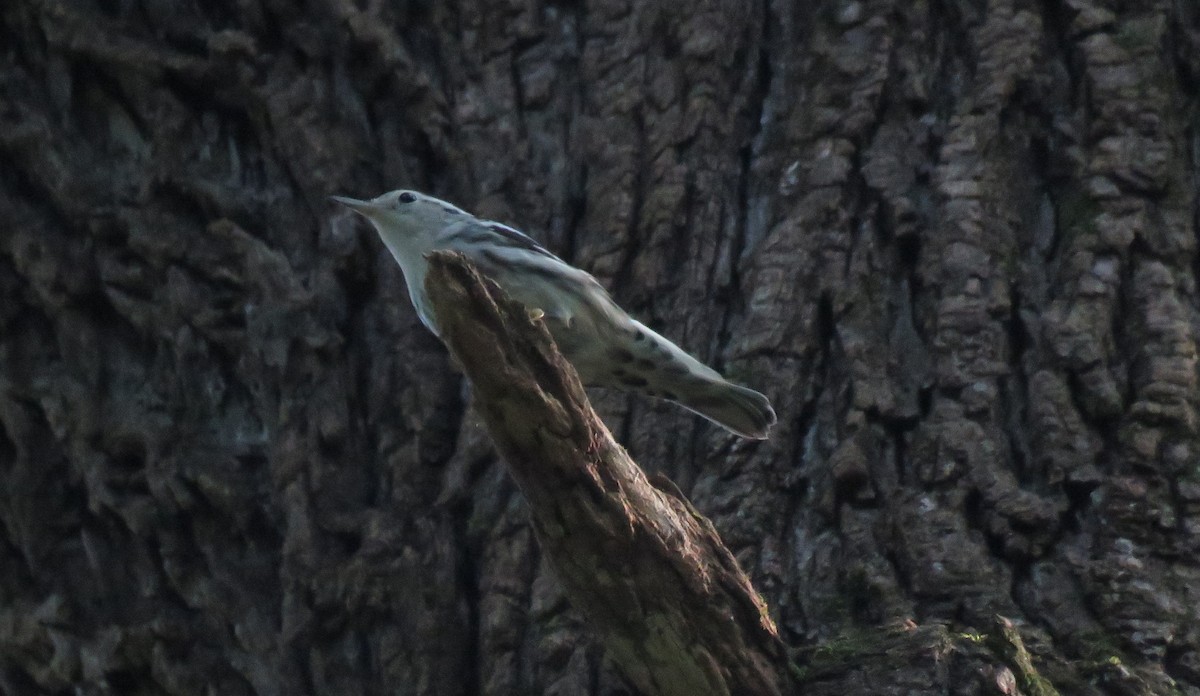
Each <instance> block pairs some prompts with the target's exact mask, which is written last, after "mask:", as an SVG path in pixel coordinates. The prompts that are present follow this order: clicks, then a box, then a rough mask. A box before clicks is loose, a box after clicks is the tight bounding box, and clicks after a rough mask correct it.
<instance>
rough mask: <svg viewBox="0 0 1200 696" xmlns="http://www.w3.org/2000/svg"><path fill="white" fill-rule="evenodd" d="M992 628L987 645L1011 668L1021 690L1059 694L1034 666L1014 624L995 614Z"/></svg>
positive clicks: (1032, 695)
mask: <svg viewBox="0 0 1200 696" xmlns="http://www.w3.org/2000/svg"><path fill="white" fill-rule="evenodd" d="M992 628H993V629H994V630H993V632H992V633H991V634H990V635H989V636H988V640H987V645H988V646H989V647H990V648H992V650H993V651H994V652H995V653H996V655H997V656H999V657H1000V658H1002V659H1003V660H1004V662H1005V664H1007V665H1008V668H1009V669H1011V670H1012V672H1013V675H1014V676H1016V678H1017V685H1018V686H1020V687H1021V691H1022V692H1024V693H1026V694H1029V696H1059V693H1058V689H1056V688H1054V685H1053V684H1051V683H1050V680H1049V679H1046V678H1045V677H1043V676H1042V675H1041V674H1040V673H1039V672H1038V670H1037V668H1036V667H1034V665H1033V658H1032V657H1031V656H1030V655H1029V651H1028V650H1026V649H1025V642H1024V641H1023V640H1022V639H1021V634H1020V633H1019V632H1018V631H1017V628H1016V626H1014V625H1013V624H1012V622H1011V621H1009V620H1008V619H1006V618H1004V617H1002V616H997V617H996V618H995V620H994V622H993V624H992Z"/></svg>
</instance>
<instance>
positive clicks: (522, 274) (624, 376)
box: [330, 190, 776, 440]
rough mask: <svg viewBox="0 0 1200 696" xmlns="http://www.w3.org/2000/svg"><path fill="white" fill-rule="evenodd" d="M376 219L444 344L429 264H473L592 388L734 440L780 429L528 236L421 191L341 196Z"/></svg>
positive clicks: (747, 397) (761, 399)
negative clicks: (646, 399)
mask: <svg viewBox="0 0 1200 696" xmlns="http://www.w3.org/2000/svg"><path fill="white" fill-rule="evenodd" d="M330 198H331V199H332V200H334V201H336V202H338V203H340V204H342V205H344V206H346V207H347V208H349V209H350V210H352V211H354V212H355V213H357V214H359V215H361V216H362V217H364V218H366V219H367V220H368V221H369V222H370V223H371V225H372V226H373V227H374V228H375V231H376V232H378V233H379V237H380V238H381V239H382V241H383V244H384V246H386V247H387V249H388V251H389V252H391V254H392V256H393V257H394V258H395V260H396V262H397V263H398V264H399V265H400V270H401V272H402V273H403V275H404V280H405V284H406V285H407V286H408V294H409V298H410V299H411V300H412V303H413V307H414V308H415V309H416V311H417V316H418V317H419V318H420V320H421V323H422V324H424V325H425V327H426V328H428V329H429V330H430V331H432V332H433V333H434V335H437V336H439V338H440V334H439V331H438V325H437V317H436V316H434V312H433V307H432V305H431V304H430V302H429V298H428V296H427V295H426V293H425V275H426V272H427V271H428V269H429V262H428V259H427V257H426V255H427V254H429V253H430V252H433V251H443V250H444V251H456V252H459V253H461V254H463V255H464V256H465V257H466V258H467V259H468V260H470V261H471V262H472V263H473V264H475V266H476V267H477V268H478V269H479V270H480V272H482V273H483V275H485V276H487V277H489V278H490V279H491V280H493V281H494V282H495V283H496V284H497V285H499V286H500V287H501V288H502V289H503V290H504V291H505V292H506V293H507V294H508V295H509V296H510V297H512V298H513V299H514V300H516V301H517V302H518V303H520V304H521V305H524V306H525V308H526V309H527V310H528V311H529V312H530V315H531V316H534V317H539V316H540V317H542V319H543V320H544V321H545V322H546V326H547V328H548V329H549V331H550V335H551V337H552V338H553V339H554V342H555V343H556V344H557V345H558V349H559V351H560V352H561V353H562V354H563V356H564V357H565V358H566V359H567V360H568V361H569V362H570V363H571V364H572V365H573V366H574V368H575V370H576V372H577V373H578V374H579V377H580V379H581V381H582V382H583V384H585V385H587V386H598V387H611V388H617V389H622V390H625V391H632V392H635V393H640V394H645V395H648V396H651V397H656V398H661V399H666V400H667V401H671V402H674V403H676V404H678V405H680V406H683V407H684V408H686V409H689V410H691V411H693V412H695V413H697V414H699V415H701V416H703V417H705V418H707V419H708V420H710V421H712V422H714V423H716V424H717V425H720V426H722V427H724V428H726V429H727V430H729V431H730V432H732V433H734V434H736V435H739V436H741V437H744V438H748V439H755V440H763V439H766V438H767V436H768V432H769V430H770V428H771V426H772V425H774V424H775V422H776V416H775V411H774V409H772V408H771V403H770V401H769V400H768V399H767V397H766V396H764V395H763V394H761V393H759V392H757V391H754V390H753V389H749V388H747V387H743V386H740V385H737V384H734V383H732V382H730V381H728V380H726V379H725V378H724V377H722V376H721V375H720V374H719V373H718V372H717V371H716V370H713V369H712V368H710V367H708V366H707V365H705V364H704V363H702V362H700V361H699V360H697V359H696V358H693V357H692V356H691V355H688V353H687V352H685V351H684V350H683V349H682V348H680V347H679V346H677V345H675V344H674V343H672V342H671V341H670V340H668V339H666V338H664V337H663V336H660V335H659V334H658V333H656V332H654V331H652V330H651V329H650V328H649V327H647V326H646V325H645V324H643V323H641V322H639V321H637V320H636V319H634V318H633V317H631V316H629V314H628V313H626V312H625V310H623V309H621V307H620V306H618V305H617V303H616V301H614V300H613V298H612V297H611V296H610V295H609V293H608V292H607V291H606V290H605V289H604V287H603V286H602V285H601V284H600V283H599V282H598V281H597V280H596V279H595V278H594V277H592V275H591V274H589V273H587V272H586V271H583V270H580V269H578V268H575V267H574V266H572V265H570V264H568V263H567V262H565V261H563V260H562V259H560V258H559V257H557V256H555V255H554V254H553V253H551V252H549V251H547V250H546V248H545V247H543V246H542V245H541V244H538V243H537V242H536V241H534V240H533V239H532V238H531V237H529V236H527V235H526V234H524V233H522V232H520V231H518V230H516V229H514V228H512V227H509V226H508V225H504V224H501V223H499V222H494V221H492V220H484V219H480V218H477V217H475V216H474V215H471V214H470V213H468V212H466V211H465V210H463V209H461V208H459V207H457V206H455V205H452V204H450V203H447V202H446V201H443V200H440V199H438V198H434V197H433V196H430V195H427V194H424V193H420V192H418V191H411V190H397V191H391V192H388V193H384V194H382V195H380V196H378V197H376V198H372V199H370V200H359V199H355V198H348V197H345V196H331V197H330Z"/></svg>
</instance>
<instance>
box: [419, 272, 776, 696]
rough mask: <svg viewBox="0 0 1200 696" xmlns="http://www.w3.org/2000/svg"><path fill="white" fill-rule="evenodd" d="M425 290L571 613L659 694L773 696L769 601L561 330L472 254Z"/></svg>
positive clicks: (631, 674) (645, 689)
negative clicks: (625, 444)
mask: <svg viewBox="0 0 1200 696" xmlns="http://www.w3.org/2000/svg"><path fill="white" fill-rule="evenodd" d="M430 263H431V266H432V267H431V269H430V272H429V276H428V277H427V279H426V281H425V285H426V287H427V288H428V292H429V298H430V301H431V303H432V305H433V309H434V314H435V315H436V316H437V317H438V328H439V331H440V333H441V335H442V337H443V338H444V339H445V341H446V345H447V347H448V348H449V349H450V351H451V353H452V354H453V355H454V356H455V357H456V358H457V359H458V361H459V363H460V364H461V365H462V366H463V371H464V372H465V374H466V375H467V377H469V378H470V380H471V384H472V386H473V387H474V391H475V395H476V401H477V403H478V404H479V412H480V413H481V414H482V416H483V420H484V422H485V423H486V424H487V427H488V432H489V433H490V434H491V436H492V440H493V441H494V442H495V443H496V449H497V450H498V451H499V453H500V455H501V457H502V458H503V460H504V461H505V462H506V463H507V465H508V470H509V471H510V472H511V473H512V476H513V479H514V480H515V481H516V482H517V485H518V487H519V488H520V489H521V493H522V495H523V496H524V497H525V500H526V501H527V502H528V503H529V508H530V521H531V523H532V527H533V529H534V531H535V533H536V535H537V539H538V544H539V546H540V547H541V549H542V551H543V553H544V554H545V556H546V559H547V560H548V561H549V563H550V565H551V567H553V568H554V573H555V578H556V579H557V580H558V581H559V583H560V584H561V585H562V587H563V590H564V592H565V593H566V595H567V597H568V598H569V599H570V602H571V605H572V606H573V607H575V608H576V609H579V610H580V611H582V612H583V614H584V615H585V616H586V618H587V619H588V624H589V625H590V626H591V627H592V629H593V630H594V632H595V633H597V634H598V635H599V637H600V638H601V640H602V641H603V642H604V645H605V647H606V648H607V649H608V651H609V654H610V655H611V657H612V659H613V660H614V661H615V662H616V664H617V666H618V668H619V669H620V670H621V672H622V673H623V674H625V675H626V676H627V677H628V678H629V680H630V681H631V682H632V683H633V684H635V685H636V686H637V687H638V689H639V690H640V691H641V692H642V693H643V694H645V695H646V696H708V695H713V696H719V695H721V694H744V695H745V696H769V695H778V694H782V693H783V689H784V685H785V684H786V682H787V679H788V677H789V676H790V674H789V671H788V668H787V658H786V655H785V653H784V649H783V647H784V646H783V643H782V642H781V641H780V640H779V634H778V631H777V630H776V628H775V624H774V623H772V621H771V619H770V617H769V616H768V614H767V607H766V605H765V604H764V603H763V600H762V598H761V597H760V596H759V595H758V594H757V593H756V592H755V591H754V588H753V587H751V586H750V579H749V578H747V577H746V574H745V573H744V572H742V569H741V568H739V567H738V564H737V561H736V560H735V559H734V557H733V554H732V553H731V552H730V551H729V549H728V548H726V547H725V545H724V544H723V543H722V542H721V539H720V537H719V536H718V535H717V533H716V530H714V529H713V526H712V523H711V522H709V521H708V520H707V519H705V518H704V517H703V516H701V515H700V514H699V513H698V512H696V510H695V508H693V507H692V506H691V505H690V504H689V503H688V502H687V500H686V499H685V498H684V497H683V496H682V494H680V493H679V492H678V491H677V490H674V491H673V490H672V487H671V484H670V483H669V482H666V483H660V484H658V485H659V486H660V487H655V485H651V482H650V480H649V479H647V478H646V475H645V473H644V472H643V471H642V470H641V469H640V468H639V467H638V465H637V464H635V463H634V462H633V460H631V459H630V458H629V455H628V454H626V453H625V450H624V449H622V447H621V446H620V445H618V444H617V443H616V442H615V441H614V440H613V439H612V435H611V433H609V431H608V429H607V428H605V427H604V424H603V423H602V422H601V421H600V417H599V416H597V415H596V412H595V411H593V410H592V407H591V405H590V404H589V402H588V399H587V395H586V394H585V393H584V391H583V386H582V385H581V384H580V382H579V378H578V376H577V375H576V374H575V370H574V369H572V368H571V366H570V365H569V364H568V363H567V362H566V361H565V360H564V359H563V358H562V356H561V355H560V354H559V353H558V351H557V349H555V348H554V342H553V339H551V338H550V333H549V331H548V330H547V329H546V328H545V327H544V326H543V325H542V324H541V323H540V322H535V321H531V319H530V317H529V315H528V314H527V310H526V309H525V308H523V307H521V306H520V305H517V304H515V303H514V302H513V301H512V300H509V299H507V298H505V297H503V295H502V293H500V292H498V291H497V289H496V288H495V286H494V285H488V284H487V283H486V281H484V280H483V278H482V277H480V275H479V274H478V273H476V272H475V271H474V270H473V269H472V267H471V266H470V265H469V264H467V263H466V262H464V261H463V259H462V257H461V256H457V255H452V254H438V255H434V256H433V257H432V258H431V260H430Z"/></svg>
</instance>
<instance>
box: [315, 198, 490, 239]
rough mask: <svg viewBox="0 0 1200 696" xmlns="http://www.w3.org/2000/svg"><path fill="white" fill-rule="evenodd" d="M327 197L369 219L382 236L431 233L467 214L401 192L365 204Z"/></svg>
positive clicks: (445, 203)
mask: <svg viewBox="0 0 1200 696" xmlns="http://www.w3.org/2000/svg"><path fill="white" fill-rule="evenodd" d="M330 198H331V199H332V200H335V201H337V202H338V203H341V204H342V205H344V206H346V207H347V208H349V209H351V210H353V211H354V212H356V213H358V214H359V215H362V216H363V217H365V218H366V219H368V220H370V221H371V223H372V224H373V225H374V226H375V228H376V229H377V230H379V232H380V234H382V235H385V236H386V235H389V234H400V235H405V236H406V235H412V234H419V233H422V232H430V233H432V232H434V231H436V230H438V229H441V228H442V227H443V226H445V225H446V224H449V223H451V222H453V221H454V220H455V219H460V218H463V217H466V216H467V213H465V212H463V211H462V210H461V209H460V208H456V207H455V206H453V205H451V204H449V203H447V202H446V201H443V200H439V199H437V198H434V197H433V196H427V195H425V194H423V193H420V192H418V191H408V190H404V189H402V190H399V191H389V192H388V193H385V194H383V195H382V196H378V197H377V198H372V199H371V200H369V201H360V200H358V199H356V198H346V197H345V196H330Z"/></svg>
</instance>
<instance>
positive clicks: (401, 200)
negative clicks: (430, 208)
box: [396, 191, 417, 203]
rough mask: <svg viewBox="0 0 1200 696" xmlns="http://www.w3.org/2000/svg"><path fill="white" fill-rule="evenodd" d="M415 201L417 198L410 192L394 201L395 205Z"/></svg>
mask: <svg viewBox="0 0 1200 696" xmlns="http://www.w3.org/2000/svg"><path fill="white" fill-rule="evenodd" d="M415 200H417V197H416V196H414V195H413V194H412V191H405V192H404V193H402V194H400V197H399V198H397V199H396V202H397V203H412V202H413V201H415Z"/></svg>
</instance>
